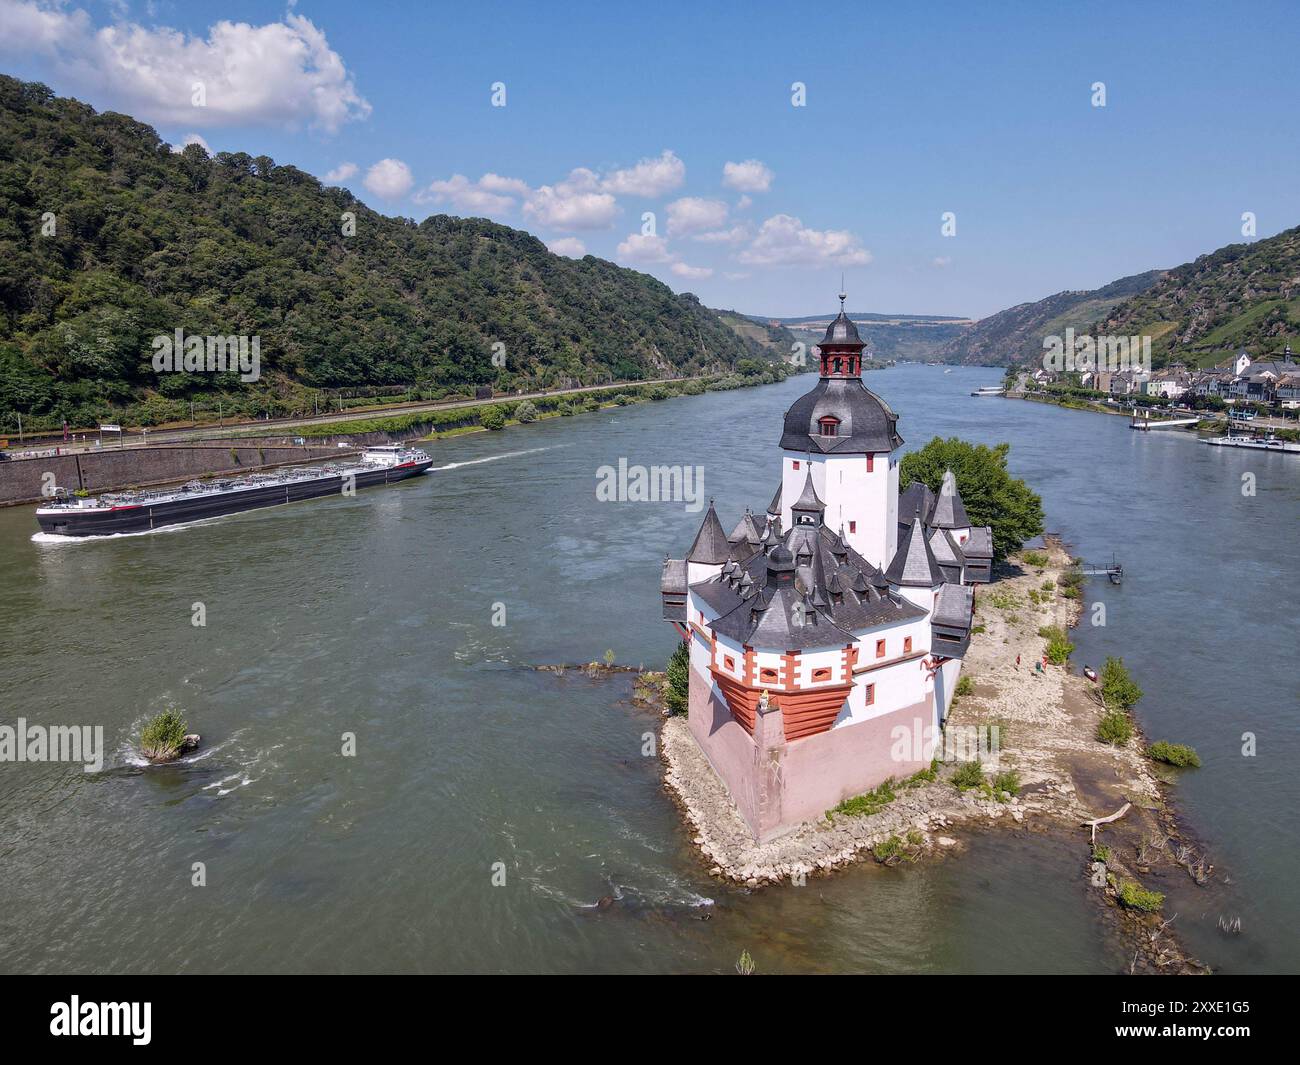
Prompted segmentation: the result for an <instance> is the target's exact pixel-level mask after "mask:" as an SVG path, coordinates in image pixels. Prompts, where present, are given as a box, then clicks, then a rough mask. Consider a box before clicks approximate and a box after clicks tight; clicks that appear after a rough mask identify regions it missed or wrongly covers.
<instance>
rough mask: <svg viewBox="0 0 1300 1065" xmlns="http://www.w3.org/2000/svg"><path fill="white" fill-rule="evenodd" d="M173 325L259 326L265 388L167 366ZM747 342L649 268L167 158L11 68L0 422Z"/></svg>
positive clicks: (541, 371)
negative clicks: (164, 348)
mask: <svg viewBox="0 0 1300 1065" xmlns="http://www.w3.org/2000/svg"><path fill="white" fill-rule="evenodd" d="M345 215H352V216H354V217H355V235H347V236H345V235H344V233H343V229H344V226H345V224H346V218H345V217H344V216H345ZM51 221H52V223H53V228H54V232H53V233H52V234H46V233H44V232H43V228H44V229H48V228H49V223H50V222H51ZM178 328H180V329H183V330H184V331H185V332H186V333H187V334H190V335H199V336H209V335H212V336H222V337H224V336H232V335H245V336H258V337H260V348H261V361H262V378H261V380H259V381H257V382H256V383H253V384H242V385H241V383H240V382H239V381H238V379H237V378H236V377H235V376H234V375H229V374H226V375H221V376H220V377H216V376H214V375H212V374H208V373H202V374H195V373H175V374H173V373H164V374H159V373H156V372H155V371H154V369H153V366H152V364H151V357H152V354H153V348H152V344H151V342H152V339H153V338H154V337H155V336H159V335H172V334H173V333H174V331H175V330H176V329H178ZM498 343H499V344H502V345H504V348H503V349H497V350H498V351H503V352H504V365H497V364H495V363H494V362H493V359H492V356H493V345H494V344H498ZM753 353H754V352H753V349H752V347H751V345H750V344H749V342H748V341H746V340H744V339H742V338H741V337H740V336H739V335H738V334H737V333H736V332H735V331H733V329H732V328H730V327H729V326H728V325H726V324H724V323H723V322H722V321H720V320H719V319H718V317H717V316H716V315H714V314H713V313H712V312H710V311H709V310H708V309H707V308H705V307H704V306H703V305H701V304H700V302H699V301H698V300H697V299H696V298H695V297H694V296H692V295H690V294H683V295H680V296H679V295H675V294H674V293H673V292H672V290H671V289H669V288H668V287H667V286H666V285H663V284H661V283H660V282H659V281H656V280H655V279H654V278H652V277H649V276H647V275H646V274H642V273H638V272H636V271H633V270H626V269H623V268H620V267H618V266H615V265H614V264H612V263H610V262H607V261H605V260H602V259H598V258H595V257H594V256H587V257H586V258H584V259H582V260H580V261H576V260H572V259H568V258H564V257H561V256H557V255H553V254H551V253H550V252H549V251H547V249H546V247H545V245H543V244H542V242H541V241H539V240H538V239H537V238H535V237H533V236H531V235H529V234H527V233H524V232H521V231H519V230H514V229H510V228H508V227H506V226H501V225H496V224H494V223H491V222H488V221H485V220H482V219H458V218H451V217H447V216H445V215H436V216H433V217H431V218H428V219H425V220H424V221H423V222H421V223H419V224H418V225H417V224H416V223H415V222H413V221H411V220H409V219H404V218H388V217H385V216H384V215H381V214H378V213H377V212H375V211H372V210H370V209H369V208H368V207H366V206H365V205H364V204H362V203H360V202H359V201H358V200H356V199H355V198H354V197H353V196H352V195H351V194H350V193H349V192H347V191H346V190H344V189H339V188H327V187H325V186H322V185H321V183H320V182H319V181H317V179H316V178H314V177H312V176H311V175H310V174H307V173H304V172H303V171H301V170H298V169H296V168H295V167H292V166H277V165H276V164H275V162H274V161H273V160H271V159H269V158H267V157H265V156H259V157H257V158H253V157H250V156H248V155H245V154H243V153H230V152H220V153H218V154H217V155H216V156H215V157H214V158H209V157H208V155H207V153H206V152H205V151H204V150H203V148H202V147H200V146H197V145H191V146H189V147H187V148H186V149H185V150H184V151H183V152H180V153H175V152H172V151H171V150H170V149H169V147H168V146H167V145H166V144H165V143H163V142H162V141H161V140H160V139H159V137H158V135H157V134H156V133H155V132H154V130H153V129H152V128H150V127H149V126H146V125H143V124H141V123H139V122H136V121H135V120H133V119H131V118H128V117H127V116H125V115H120V114H115V113H112V112H105V113H103V114H97V113H96V112H95V111H94V110H93V109H91V108H90V107H88V106H86V105H85V104H83V103H80V102H78V101H76V100H71V99H62V98H58V97H55V96H54V95H53V93H51V91H50V90H49V89H48V88H46V87H45V86H43V85H39V84H35V83H25V82H21V81H17V80H15V79H13V78H9V77H4V76H2V75H0V428H5V429H8V428H12V427H13V425H14V422H15V419H14V415H15V414H16V413H21V414H22V416H23V420H24V423H25V424H26V425H29V426H32V427H34V428H35V427H40V426H42V425H45V426H50V425H57V424H58V423H59V422H60V421H61V420H62V419H64V418H66V419H67V420H68V421H69V422H72V423H73V424H78V425H86V424H93V423H94V422H95V420H97V419H100V420H102V419H106V418H112V419H115V420H128V421H132V422H135V423H142V424H151V423H154V422H158V421H163V420H168V419H171V418H175V417H178V416H180V415H181V414H182V413H186V414H187V413H188V408H189V402H190V400H191V399H194V398H198V399H200V400H204V399H207V400H211V399H212V398H213V397H214V396H215V395H216V394H217V393H221V394H222V396H223V400H224V402H225V410H226V411H228V412H233V411H239V412H243V413H253V412H258V413H260V412H262V411H267V412H270V413H280V412H288V411H293V410H304V409H305V410H310V409H311V407H312V402H311V398H310V391H311V390H312V389H320V388H339V389H356V388H358V387H359V386H365V387H369V388H372V389H373V388H376V387H377V388H380V389H382V388H384V387H390V388H391V387H394V386H395V387H397V388H407V389H410V390H413V391H418V392H419V393H420V394H421V395H425V396H428V397H429V398H438V397H440V396H442V395H446V394H450V393H457V392H472V390H473V389H474V388H475V387H476V386H480V385H484V384H493V385H495V386H497V387H503V388H514V387H522V388H532V387H550V386H553V385H557V384H561V383H567V382H571V381H572V382H579V383H584V384H587V383H599V382H601V381H605V380H609V379H611V378H615V379H637V378H651V377H661V376H668V375H673V374H677V373H692V372H697V371H702V370H705V369H724V368H727V367H731V366H734V365H735V363H736V361H737V360H739V359H742V358H746V357H752V355H753Z"/></svg>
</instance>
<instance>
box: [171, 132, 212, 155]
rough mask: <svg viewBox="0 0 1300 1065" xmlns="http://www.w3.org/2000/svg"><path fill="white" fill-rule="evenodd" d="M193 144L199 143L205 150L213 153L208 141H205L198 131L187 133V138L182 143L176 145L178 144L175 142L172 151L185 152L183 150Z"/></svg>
mask: <svg viewBox="0 0 1300 1065" xmlns="http://www.w3.org/2000/svg"><path fill="white" fill-rule="evenodd" d="M191 144H197V145H198V146H199V147H200V148H202V149H203V150H204V151H205V152H207V153H208V154H209V155H211V154H212V149H211V148H209V147H208V142H207V141H205V140H204V139H203V138H202V137H200V136H199V135H198V134H197V133H187V134H185V139H184V140H183V141H181V143H180V144H179V145H176V144H173V145H172V151H173V152H183V151H184V150H185V149H186V148H188V147H189V146H190V145H191Z"/></svg>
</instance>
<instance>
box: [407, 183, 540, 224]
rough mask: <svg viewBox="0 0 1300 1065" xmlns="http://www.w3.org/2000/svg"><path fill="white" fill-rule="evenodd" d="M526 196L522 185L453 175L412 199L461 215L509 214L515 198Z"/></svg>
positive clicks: (526, 189)
mask: <svg viewBox="0 0 1300 1065" xmlns="http://www.w3.org/2000/svg"><path fill="white" fill-rule="evenodd" d="M527 192H528V186H527V185H525V184H524V183H523V182H522V181H515V180H514V179H512V178H503V177H500V176H499V175H497V174H484V175H483V176H482V177H481V178H479V179H478V180H477V181H470V180H469V178H467V177H466V176H465V175H464V174H452V176H451V177H450V178H448V179H447V180H446V181H435V182H433V183H432V184H430V185H429V187H428V189H427V190H425V191H424V192H418V193H416V195H415V202H416V203H421V204H423V203H449V204H451V206H452V207H453V208H455V209H456V210H457V211H458V212H460V213H461V214H464V215H484V216H487V217H492V216H493V215H503V214H509V213H510V212H511V211H512V210H514V208H515V206H516V204H517V203H518V200H517V198H516V197H517V196H521V195H524V194H526V193H527Z"/></svg>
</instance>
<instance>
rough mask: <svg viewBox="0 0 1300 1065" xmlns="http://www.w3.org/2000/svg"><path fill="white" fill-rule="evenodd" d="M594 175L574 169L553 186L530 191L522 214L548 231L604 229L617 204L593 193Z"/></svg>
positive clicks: (544, 186) (608, 195) (611, 220)
mask: <svg viewBox="0 0 1300 1065" xmlns="http://www.w3.org/2000/svg"><path fill="white" fill-rule="evenodd" d="M597 184H598V182H597V179H596V175H595V174H593V173H592V172H591V171H590V170H586V169H584V168H581V167H580V168H578V169H577V170H574V171H571V172H570V174H569V176H568V177H567V178H566V179H565V180H564V181H561V182H559V183H558V184H556V185H543V186H542V187H541V188H539V189H535V190H533V191H532V192H531V193H530V194H529V196H528V199H526V200H525V201H524V214H526V215H527V216H528V217H529V218H531V219H533V220H534V221H536V222H537V223H538V224H539V225H543V226H550V227H551V228H552V229H560V230H575V229H608V228H609V227H610V226H612V225H613V224H614V219H615V217H617V215H618V203H617V201H616V200H615V199H614V197H613V196H611V195H610V194H609V193H608V192H597V191H595V189H596V187H597Z"/></svg>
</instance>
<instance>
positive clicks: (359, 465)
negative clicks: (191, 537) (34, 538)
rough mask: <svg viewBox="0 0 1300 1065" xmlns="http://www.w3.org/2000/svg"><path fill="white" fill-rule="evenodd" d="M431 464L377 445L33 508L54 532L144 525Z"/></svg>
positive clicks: (406, 473) (343, 488)
mask: <svg viewBox="0 0 1300 1065" xmlns="http://www.w3.org/2000/svg"><path fill="white" fill-rule="evenodd" d="M432 465H433V459H431V458H430V457H429V455H428V453H427V452H424V451H420V450H418V449H415V448H409V447H405V446H403V445H400V444H383V445H380V446H377V447H368V448H365V449H364V450H363V451H362V454H361V457H360V459H358V460H357V461H355V462H348V463H328V464H326V465H324V466H299V467H295V468H293V469H286V470H277V471H275V472H274V473H255V474H250V475H248V476H244V477H228V478H219V479H213V480H205V481H190V482H188V483H187V484H183V485H181V486H180V487H178V488H164V489H157V490H139V491H126V492H105V493H104V494H103V495H100V496H95V497H89V496H87V497H80V496H77V495H75V494H73V493H70V492H68V490H67V489H65V488H55V489H54V496H53V498H52V499H51V501H50V502H48V503H45V504H42V505H41V506H39V507H37V508H36V520H37V522H38V523H39V524H40V527H41V531H42V532H43V533H50V534H52V535H55V536H74V537H75V536H112V535H115V534H119V533H133V532H147V531H149V530H150V529H158V528H161V527H163V526H167V525H178V524H181V523H183V522H190V521H201V520H203V519H205V518H216V517H221V516H222V515H225V514H237V513H240V512H241V511H246V510H260V509H261V508H263V507H276V506H281V505H283V504H285V503H297V502H300V501H302V500H304V499H315V498H317V497H319V496H328V495H340V494H349V495H350V494H351V493H352V492H353V491H355V490H356V489H358V488H369V487H371V486H373V485H379V484H392V483H394V482H396V481H404V480H406V479H407V478H410V477H415V476H418V475H419V474H422V473H424V472H425V471H426V470H428V469H429V467H430V466H432Z"/></svg>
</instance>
